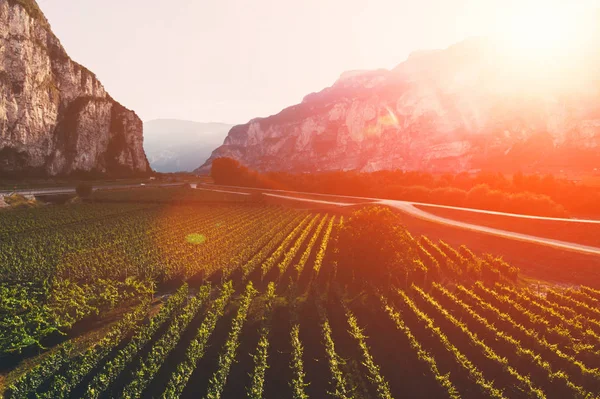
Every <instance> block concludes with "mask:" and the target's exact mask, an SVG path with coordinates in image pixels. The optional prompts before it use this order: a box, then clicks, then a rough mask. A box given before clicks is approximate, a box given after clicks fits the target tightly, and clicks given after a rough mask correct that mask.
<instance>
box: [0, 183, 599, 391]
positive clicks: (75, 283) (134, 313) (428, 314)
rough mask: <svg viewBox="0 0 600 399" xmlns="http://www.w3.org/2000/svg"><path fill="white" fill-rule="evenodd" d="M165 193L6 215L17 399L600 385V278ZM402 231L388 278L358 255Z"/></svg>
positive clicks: (8, 319)
mask: <svg viewBox="0 0 600 399" xmlns="http://www.w3.org/2000/svg"><path fill="white" fill-rule="evenodd" d="M157 195H158V194H157ZM160 195H161V196H162V197H161V198H163V199H164V200H163V199H161V200H160V201H154V202H153V201H150V200H145V201H142V202H140V203H135V202H133V201H130V196H131V194H130V193H129V194H127V193H119V194H114V193H113V195H112V196H111V195H109V194H103V196H104V197H103V198H104V200H105V201H102V198H96V199H97V201H98V202H91V203H81V204H72V205H65V206H48V207H41V208H35V209H19V210H12V211H10V212H8V211H7V212H3V213H0V221H1V224H0V226H1V230H0V276H1V282H0V306H1V307H0V328H1V330H0V353H1V354H0V356H1V357H0V362H2V363H3V366H2V367H3V368H2V369H0V372H2V373H3V377H2V379H0V382H1V383H2V384H3V387H2V389H3V390H4V396H5V397H7V398H177V397H184V398H192V397H194V398H196V397H202V398H243V397H247V398H294V399H304V398H327V397H330V398H381V399H384V398H400V397H424V398H438V397H439V398H459V397H463V398H484V397H497V398H546V397H547V398H561V399H562V398H593V397H597V395H598V392H600V306H599V305H600V290H598V287H595V288H591V287H585V286H571V287H558V286H550V285H537V284H533V285H531V284H525V283H524V281H523V278H522V276H521V275H520V271H519V270H518V269H517V268H515V267H513V266H511V265H509V264H507V263H506V262H504V261H503V260H502V259H501V258H500V257H497V256H495V255H494V256H492V255H487V254H475V253H473V252H472V251H470V250H469V249H468V248H467V247H465V246H460V247H452V246H450V245H448V244H447V243H445V242H443V241H436V242H434V241H432V240H430V239H428V238H427V237H425V236H419V237H417V236H413V235H411V234H410V232H408V231H406V230H400V229H399V230H397V231H398V234H401V235H402V237H404V241H403V244H402V245H401V246H399V245H398V243H396V242H393V243H390V244H389V245H388V244H385V245H384V243H381V242H377V241H366V242H363V243H362V246H361V247H360V248H359V247H356V248H353V250H354V251H355V252H353V253H349V254H345V250H346V249H347V248H346V246H344V245H345V244H344V243H346V242H347V241H344V240H346V237H347V236H348V232H349V231H353V230H349V229H351V228H352V226H355V225H356V220H358V218H359V217H360V213H357V214H356V215H354V214H352V215H348V214H339V213H336V212H334V211H330V210H327V211H319V210H302V209H292V208H289V207H283V206H273V205H267V204H264V203H260V201H254V200H252V199H242V200H239V201H237V200H227V201H221V202H219V201H218V198H216V197H215V196H214V194H212V193H206V194H204V195H205V197H202V196H201V195H200V194H193V195H194V201H188V202H185V201H175V203H169V201H168V199H169V198H171V199H172V198H173V197H169V195H171V194H165V193H164V192H163V193H162V194H160ZM202 198H204V199H206V203H202ZM219 198H220V197H219ZM221 199H222V198H221ZM377 229H378V226H374V230H373V231H376V230H377ZM368 231H371V230H368ZM353 237H354V236H352V234H350V238H351V239H352V238H353ZM359 242H360V241H359ZM386 245H388V247H389V248H394V250H397V251H398V258H397V262H399V263H400V264H401V268H400V269H398V270H403V272H402V273H398V274H396V275H394V276H393V278H389V279H388V277H385V278H383V280H384V281H385V284H377V283H376V282H375V281H373V282H371V281H366V279H364V278H363V276H364V275H363V274H360V273H368V272H369V270H370V268H374V267H375V266H376V265H362V268H361V269H352V268H351V267H350V266H349V265H350V262H351V261H352V259H362V258H360V256H359V255H360V253H362V252H365V253H366V252H369V251H374V253H378V251H379V250H381V251H384V250H386V248H388V247H386ZM357 254H358V255H357ZM99 325H100V326H101V328H97V326H99Z"/></svg>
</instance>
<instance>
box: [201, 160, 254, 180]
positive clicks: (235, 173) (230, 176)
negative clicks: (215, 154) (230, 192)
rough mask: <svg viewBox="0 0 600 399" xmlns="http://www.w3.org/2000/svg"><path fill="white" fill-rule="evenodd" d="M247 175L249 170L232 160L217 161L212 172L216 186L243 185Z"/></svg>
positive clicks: (214, 162) (213, 164)
mask: <svg viewBox="0 0 600 399" xmlns="http://www.w3.org/2000/svg"><path fill="white" fill-rule="evenodd" d="M247 175H248V168H246V167H245V166H243V165H242V164H240V163H239V162H238V161H236V160H235V159H231V158H217V159H215V160H214V161H213V163H212V168H211V170H210V176H211V177H212V178H213V180H214V182H215V183H216V184H225V185H243V183H244V181H245V180H246V178H247Z"/></svg>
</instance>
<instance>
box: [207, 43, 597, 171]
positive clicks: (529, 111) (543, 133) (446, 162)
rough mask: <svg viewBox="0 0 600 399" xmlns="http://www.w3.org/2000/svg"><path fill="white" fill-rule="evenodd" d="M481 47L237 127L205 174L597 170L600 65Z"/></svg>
mask: <svg viewBox="0 0 600 399" xmlns="http://www.w3.org/2000/svg"><path fill="white" fill-rule="evenodd" d="M507 54H508V53H503V52H502V49H499V48H498V47H497V46H496V45H495V44H494V43H492V42H491V41H489V40H484V39H474V40H469V41H465V42H463V43H459V44H457V45H455V46H452V47H450V48H448V49H446V50H439V51H428V52H419V53H414V54H412V55H411V56H410V57H409V58H408V60H406V61H405V62H403V63H402V64H400V65H398V66H397V67H396V68H394V69H393V70H376V71H353V72H347V73H344V74H343V75H342V76H341V77H340V78H339V79H338V81H337V82H335V84H334V85H333V86H331V87H329V88H326V89H324V90H323V91H321V92H319V93H313V94H309V95H308V96H306V97H305V98H304V100H303V101H302V103H300V104H298V105H294V106H292V107H289V108H286V109H284V110H283V111H281V112H280V113H279V114H277V115H273V116H270V117H267V118H258V119H253V120H251V121H250V122H249V123H247V124H245V125H239V126H235V127H234V128H232V129H231V131H230V132H229V135H228V137H227V138H226V139H225V142H224V144H223V145H222V146H221V147H219V148H217V149H216V150H215V151H214V152H213V154H212V156H211V158H210V159H209V160H208V161H207V162H206V163H205V164H204V165H203V166H202V167H201V168H199V169H198V172H205V171H207V170H209V168H210V165H211V162H212V160H213V159H215V158H219V157H231V158H235V159H238V160H240V161H241V162H242V163H244V164H245V165H247V166H249V167H252V168H256V169H258V170H261V171H274V170H276V171H292V172H303V171H326V170H360V171H375V170H382V169H404V170H423V171H432V172H435V171H452V172H457V171H469V170H476V169H491V170H522V171H524V172H534V171H546V172H549V171H555V170H557V171H558V170H562V169H569V170H571V169H574V170H578V171H593V169H594V167H598V168H600V162H599V161H600V85H599V84H598V79H597V70H598V69H597V68H596V67H594V65H596V66H597V65H598V63H597V62H596V61H595V60H584V61H581V60H575V61H577V62H575V61H574V62H573V65H571V64H569V65H566V66H564V67H563V68H562V69H560V70H559V69H556V70H554V69H553V68H552V66H548V65H529V64H527V65H523V64H521V63H519V62H518V61H517V60H515V59H514V58H511V57H510V56H509V55H507Z"/></svg>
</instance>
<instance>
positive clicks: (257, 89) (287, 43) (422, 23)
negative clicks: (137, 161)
mask: <svg viewBox="0 0 600 399" xmlns="http://www.w3.org/2000/svg"><path fill="white" fill-rule="evenodd" d="M38 3H39V5H40V7H41V8H42V11H43V12H44V13H45V15H46V17H47V18H48V20H49V21H50V24H51V25H52V29H53V31H54V33H55V34H56V35H57V36H58V38H59V39H60V40H61V42H62V43H63V45H64V47H65V48H66V50H67V52H68V53H69V55H70V56H71V57H72V58H73V59H74V60H76V61H77V62H79V63H81V64H83V65H85V66H86V67H88V68H89V69H90V70H92V71H93V72H95V73H96V74H97V76H98V77H99V79H100V80H101V81H102V83H103V84H104V86H105V87H106V89H107V90H108V92H109V93H110V94H111V95H112V96H113V97H114V98H115V99H116V100H117V101H119V102H121V103H122V104H123V105H125V106H126V107H128V108H131V109H133V110H135V111H136V112H137V113H138V115H140V117H141V118H142V119H143V120H144V121H147V120H151V119H157V118H178V119H187V120H194V121H201V122H209V121H214V122H228V123H245V122H247V121H248V120H250V119H251V118H254V117H259V116H268V115H271V114H275V113H277V112H279V111H280V110H281V109H282V108H284V107H286V106H289V105H293V104H296V103H298V102H300V101H301V100H302V98H303V97H304V96H305V95H306V94H308V93H311V92H314V91H319V90H321V89H323V88H325V87H327V86H330V85H331V84H333V82H334V81H335V80H336V79H337V78H338V77H339V75H340V74H341V73H342V72H344V71H347V70H354V69H377V68H393V67H394V66H396V65H397V64H399V63H400V62H402V61H404V60H405V59H406V57H407V56H408V55H409V54H410V53H411V52H412V51H414V50H421V49H432V48H446V47H448V46H449V45H452V44H454V43H456V42H459V41H461V40H463V39H466V38H469V37H472V36H484V35H493V34H497V32H499V31H504V30H505V27H506V26H509V25H510V24H511V23H512V22H511V21H513V20H514V18H515V16H518V17H519V18H520V20H525V21H527V23H529V22H528V21H529V20H530V19H531V20H532V21H535V20H536V18H537V16H538V13H537V10H538V9H539V8H540V7H544V8H546V7H548V5H549V4H554V3H555V4H558V5H561V4H562V5H564V4H570V3H577V5H578V6H580V8H581V7H583V6H584V5H585V7H587V8H588V9H589V10H592V9H594V8H596V7H598V6H599V5H600V4H599V1H598V0H554V3H553V0H545V1H540V0H419V1H414V0H301V1H288V0H177V1H165V0H38ZM550 7H552V6H550ZM578 12H581V13H582V14H581V15H583V13H584V12H582V11H581V9H579V10H578ZM563 13H564V12H563V11H560V12H558V11H557V12H556V13H555V14H556V15H558V16H561V14H563ZM534 23H535V22H534Z"/></svg>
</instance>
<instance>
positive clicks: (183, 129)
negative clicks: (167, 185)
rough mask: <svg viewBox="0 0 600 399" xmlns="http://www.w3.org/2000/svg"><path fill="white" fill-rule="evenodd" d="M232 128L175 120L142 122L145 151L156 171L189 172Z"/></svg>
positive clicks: (204, 158)
mask: <svg viewBox="0 0 600 399" xmlns="http://www.w3.org/2000/svg"><path fill="white" fill-rule="evenodd" d="M232 126H233V125H227V124H225V123H201V122H191V121H184V120H177V119H157V120H153V121H149V122H145V123H144V149H145V150H146V155H147V156H148V161H150V166H152V169H154V170H156V171H157V172H165V173H168V172H180V171H192V170H194V169H195V168H197V167H198V166H200V165H202V164H203V163H204V162H205V161H206V160H207V159H208V157H209V156H210V154H211V152H212V151H213V150H214V149H215V148H217V147H218V146H220V145H221V144H223V140H224V139H225V137H226V136H227V132H229V129H231V127H232Z"/></svg>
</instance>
